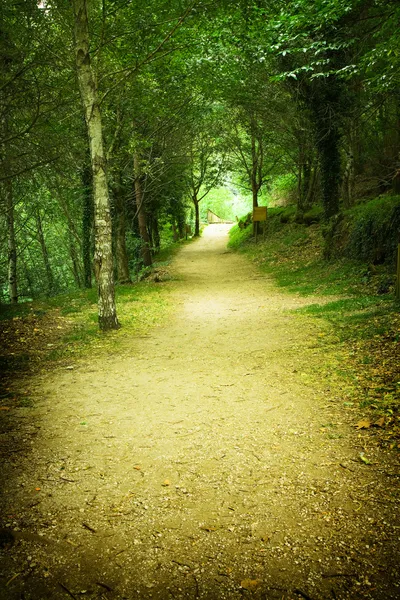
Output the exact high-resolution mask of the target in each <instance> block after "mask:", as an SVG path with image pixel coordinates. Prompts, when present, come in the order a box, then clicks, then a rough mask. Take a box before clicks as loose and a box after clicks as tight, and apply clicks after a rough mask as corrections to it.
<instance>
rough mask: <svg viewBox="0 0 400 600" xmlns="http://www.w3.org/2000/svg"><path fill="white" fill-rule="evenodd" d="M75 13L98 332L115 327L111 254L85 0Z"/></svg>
mask: <svg viewBox="0 0 400 600" xmlns="http://www.w3.org/2000/svg"><path fill="white" fill-rule="evenodd" d="M73 6H74V14H75V53H76V69H77V76H78V83H79V89H80V93H81V98H82V103H83V106H84V110H85V119H86V127H87V133H88V139H89V147H90V158H91V166H92V174H93V196H94V221H95V223H94V225H95V238H94V241H95V248H94V270H95V275H96V281H97V285H98V313H99V327H100V329H101V330H102V331H107V330H110V329H118V327H119V323H118V319H117V310H116V306H115V289H114V272H113V271H114V269H113V256H112V235H111V214H110V198H109V192H108V182H107V174H106V158H105V153H104V145H103V130H102V124H101V113H100V107H99V102H98V92H97V83H96V78H95V75H94V72H93V69H92V66H91V60H90V54H89V26H88V14H87V2H86V0H73Z"/></svg>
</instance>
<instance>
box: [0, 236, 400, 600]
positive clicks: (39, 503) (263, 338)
mask: <svg viewBox="0 0 400 600" xmlns="http://www.w3.org/2000/svg"><path fill="white" fill-rule="evenodd" d="M227 230H228V228H227V227H226V226H210V227H208V228H207V229H206V230H205V233H204V235H203V237H202V238H201V239H199V240H197V241H196V242H194V243H192V244H189V245H187V246H185V247H184V248H183V249H182V250H181V251H180V253H179V255H178V256H177V257H176V259H175V261H174V266H173V275H174V280H173V281H172V282H170V283H168V284H166V285H167V286H169V287H171V288H172V291H171V295H172V300H173V302H174V303H175V304H176V309H175V311H174V313H173V315H172V316H171V317H170V318H169V321H168V322H167V323H165V324H164V325H163V326H162V327H160V328H155V329H154V330H153V331H151V333H150V335H149V336H148V337H146V338H144V339H143V338H136V339H132V340H131V342H130V343H129V347H128V346H126V345H125V346H124V348H123V351H121V354H120V355H110V356H108V357H102V358H94V359H92V360H90V362H86V363H84V364H83V363H78V364H77V365H76V367H75V369H73V370H58V371H57V372H56V373H51V374H48V375H43V376H41V377H39V378H37V380H36V383H35V392H34V395H35V407H34V408H33V409H30V410H29V411H28V410H27V413H26V417H25V420H22V422H21V427H22V431H23V432H24V435H25V436H26V438H27V439H28V440H30V439H32V443H31V448H32V449H31V452H30V454H29V456H28V457H27V458H23V457H21V455H16V458H15V462H14V463H10V465H9V466H8V469H7V472H6V473H4V475H5V476H6V477H7V483H6V484H5V487H6V488H7V489H6V490H5V491H6V492H7V498H8V500H7V502H8V504H6V506H5V507H3V514H4V515H8V519H9V523H10V525H11V527H14V528H15V525H16V523H17V522H18V525H19V526H20V529H21V530H22V532H21V533H17V535H19V536H20V539H18V540H17V542H16V543H15V544H14V545H13V547H12V548H11V549H10V550H9V552H8V554H7V556H6V557H5V559H4V565H3V568H2V572H1V573H2V577H1V579H0V597H1V598H10V599H14V598H15V599H16V598H21V597H23V598H24V599H25V600H29V599H37V598H41V599H42V598H51V599H58V598H60V599H62V598H67V597H75V598H91V599H92V598H109V599H114V598H115V599H119V598H121V599H122V598H127V599H136V598H145V599H150V598H154V599H169V598H171V599H179V598H182V599H183V598H185V599H186V598H191V599H196V598H199V599H209V600H212V599H222V598H226V599H231V598H232V599H234V598H243V597H244V598H247V597H248V598H250V597H251V598H260V599H261V598H263V599H264V598H268V599H270V598H271V599H274V598H285V599H294V598H299V597H303V598H312V599H313V600H317V599H326V598H332V599H339V598H351V599H353V598H374V599H376V598H382V599H383V598H385V599H389V598H393V599H394V598H397V597H398V588H396V573H395V570H396V569H397V568H398V565H397V564H396V554H395V549H394V548H395V544H396V543H398V530H396V528H395V526H396V511H395V505H394V502H395V501H394V499H393V498H392V496H391V491H390V488H389V489H388V485H389V484H388V481H389V482H390V485H392V484H393V479H394V478H393V477H392V478H390V477H389V476H388V477H386V479H385V475H384V473H383V472H382V471H384V468H383V466H382V465H383V462H382V456H381V455H380V454H379V452H381V451H378V449H376V448H373V447H371V448H367V450H368V457H369V459H370V461H371V462H372V463H373V464H371V465H365V464H364V463H363V462H362V461H361V460H360V458H359V453H360V452H361V451H363V448H364V450H365V444H368V438H367V437H366V438H362V439H360V438H358V437H357V433H355V431H354V428H353V427H352V425H353V424H354V423H353V420H354V418H355V417H353V413H352V412H351V410H350V411H349V410H347V409H346V408H345V407H344V406H343V402H344V400H345V399H346V396H345V393H346V389H345V383H344V382H343V381H342V380H341V379H340V377H339V376H337V375H335V370H334V368H333V367H335V366H337V361H338V358H337V351H335V352H333V350H332V348H334V346H332V345H326V346H323V345H322V346H321V345H320V344H319V343H318V342H317V341H316V340H318V339H323V338H324V337H325V336H329V335H331V331H330V328H329V326H328V325H327V324H326V323H324V322H323V321H318V322H317V321H313V320H311V319H310V318H308V317H307V318H306V317H303V316H301V315H298V314H295V313H293V312H290V311H289V310H288V309H292V308H296V307H299V306H302V305H305V304H309V303H311V302H315V301H316V300H317V299H316V298H312V299H304V298H299V297H295V296H290V295H287V294H282V293H281V292H279V290H277V288H276V287H275V286H274V284H273V283H272V281H271V280H270V279H269V278H268V277H267V276H264V275H263V274H261V273H260V272H259V271H257V270H256V268H255V267H254V266H252V265H251V264H250V263H249V262H248V261H247V260H246V259H245V258H243V257H241V256H240V255H237V254H234V253H231V252H227V251H226V242H227ZM39 427H40V429H39ZM33 434H35V435H33ZM30 435H32V438H31V437H30ZM35 488H40V490H38V489H35ZM13 515H17V516H18V521H13ZM26 530H29V531H30V532H32V531H33V530H34V531H36V532H37V533H39V534H40V535H41V536H43V537H42V538H39V537H38V536H37V533H36V534H33V536H32V533H30V534H28V535H26V534H25V533H24V531H26ZM41 539H42V540H43V541H41ZM14 574H17V576H16V577H15V578H13V576H14ZM7 584H8V585H7ZM21 594H25V595H24V596H22V595H21Z"/></svg>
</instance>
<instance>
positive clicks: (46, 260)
mask: <svg viewBox="0 0 400 600" xmlns="http://www.w3.org/2000/svg"><path fill="white" fill-rule="evenodd" d="M36 227H37V236H38V241H39V244H40V248H41V250H42V256H43V263H44V268H45V271H46V279H47V289H46V296H51V294H52V293H53V291H54V277H53V271H52V270H51V265H50V259H49V253H48V250H47V246H46V240H45V239H44V233H43V226H42V218H41V216H40V210H39V209H38V208H37V209H36Z"/></svg>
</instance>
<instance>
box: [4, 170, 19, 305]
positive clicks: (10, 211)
mask: <svg viewBox="0 0 400 600" xmlns="http://www.w3.org/2000/svg"><path fill="white" fill-rule="evenodd" d="M4 191H5V204H6V215H7V233H8V294H9V296H10V302H11V303H12V304H17V302H18V289H17V244H16V240H15V228H14V199H13V190H12V181H11V179H6V181H5V182H4Z"/></svg>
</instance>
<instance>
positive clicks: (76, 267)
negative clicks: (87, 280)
mask: <svg viewBox="0 0 400 600" xmlns="http://www.w3.org/2000/svg"><path fill="white" fill-rule="evenodd" d="M75 244H76V242H75V240H74V237H73V235H72V234H71V233H70V234H69V255H70V257H71V263H72V274H73V276H74V281H75V285H76V286H77V287H78V288H80V287H82V278H81V273H82V271H81V265H80V264H79V253H78V252H77V250H76V245H75Z"/></svg>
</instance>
